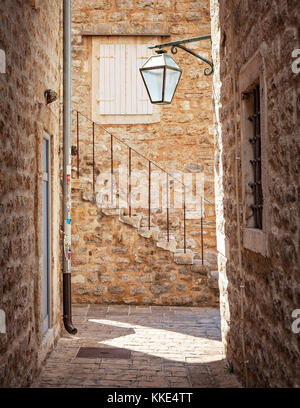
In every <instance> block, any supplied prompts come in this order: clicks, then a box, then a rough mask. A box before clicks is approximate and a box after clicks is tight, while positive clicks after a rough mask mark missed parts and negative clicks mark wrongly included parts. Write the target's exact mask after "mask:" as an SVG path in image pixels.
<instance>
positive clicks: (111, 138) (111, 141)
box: [110, 135, 114, 208]
mask: <svg viewBox="0 0 300 408" xmlns="http://www.w3.org/2000/svg"><path fill="white" fill-rule="evenodd" d="M110 175H111V191H110V202H111V206H112V208H113V205H114V198H113V197H114V196H113V194H114V141H113V135H110Z"/></svg>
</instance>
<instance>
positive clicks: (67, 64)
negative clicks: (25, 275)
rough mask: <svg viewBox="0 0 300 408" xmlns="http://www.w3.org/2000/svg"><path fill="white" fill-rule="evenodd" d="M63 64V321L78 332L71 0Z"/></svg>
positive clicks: (66, 2)
mask: <svg viewBox="0 0 300 408" xmlns="http://www.w3.org/2000/svg"><path fill="white" fill-rule="evenodd" d="M63 67H64V68H63V71H64V72H63V88H64V99H63V152H64V159H63V226H64V244H63V246H64V254H63V321H64V326H65V329H66V330H67V332H68V333H70V334H76V333H77V329H76V328H75V327H74V326H73V323H72V298H71V0H63Z"/></svg>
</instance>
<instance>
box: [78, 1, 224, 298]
mask: <svg viewBox="0 0 300 408" xmlns="http://www.w3.org/2000/svg"><path fill="white" fill-rule="evenodd" d="M209 32H210V18H209V2H208V1H189V0H186V1H175V0H168V1H160V0H153V1H135V0H128V1H112V0H108V1H105V2H103V1H100V0H95V1H84V0H81V1H74V2H73V60H72V66H73V72H72V75H73V77H72V78H73V82H72V84H73V89H72V92H73V108H75V109H78V110H79V111H80V112H81V113H83V114H84V115H86V117H88V118H92V117H93V111H92V71H93V64H92V41H93V35H91V34H94V37H95V36H97V38H100V37H101V36H103V35H116V36H118V35H120V36H124V35H126V34H128V35H151V34H152V35H153V36H154V37H155V36H156V37H158V40H157V39H156V40H155V41H159V42H167V41H175V40H179V39H184V38H189V37H196V36H200V35H204V34H209ZM87 34H89V35H87ZM165 34H168V35H169V36H167V37H160V35H165ZM120 38H121V37H120ZM189 46H190V48H192V49H193V50H194V51H195V52H199V53H200V54H201V55H203V56H204V57H207V58H210V48H211V43H210V41H202V42H201V43H193V44H190V45H189ZM174 58H175V59H176V61H177V62H178V63H179V65H180V66H181V67H182V68H183V75H182V79H181V81H180V84H179V86H178V89H177V92H176V95H175V97H174V100H173V102H172V104H171V105H168V106H163V107H160V108H159V111H160V120H159V121H158V122H157V123H151V124H146V123H140V124H131V125H129V124H128V125H125V124H123V125H122V124H121V125H116V124H115V125H110V124H106V125H104V126H105V128H106V129H107V130H109V131H110V132H112V133H113V134H114V135H116V136H117V137H119V138H121V139H122V140H123V141H124V142H126V143H128V144H129V145H130V146H131V147H133V148H135V149H136V150H137V151H139V152H141V153H142V154H143V155H144V156H146V157H148V158H149V159H151V160H153V161H154V162H156V163H157V164H158V165H160V166H161V167H162V168H164V169H166V170H168V171H169V172H170V173H172V174H175V172H182V173H190V174H192V173H194V174H199V173H204V196H205V198H207V199H208V200H210V201H211V202H212V203H214V176H213V150H214V145H213V129H212V102H211V77H205V76H204V74H203V71H204V68H205V65H204V64H200V63H199V60H197V59H196V58H194V57H192V56H191V55H189V54H187V53H184V52H183V51H180V50H179V51H178V53H177V54H176V56H175V57H174ZM95 137H96V145H95V162H96V164H95V168H96V170H95V172H96V176H95V177H96V178H97V180H96V181H97V183H98V176H99V174H100V173H103V172H105V171H110V162H109V157H110V156H109V155H110V148H109V139H107V136H105V132H104V131H101V130H100V128H98V127H96V136H95ZM91 142H92V128H91V124H90V123H89V121H88V120H86V119H85V118H83V117H82V116H80V182H78V180H76V179H77V173H76V171H77V158H76V148H77V139H76V114H73V140H72V144H73V146H74V149H73V153H74V154H75V155H74V157H73V162H72V165H73V197H72V199H73V203H72V234H73V238H72V249H73V255H72V271H73V279H72V281H73V295H74V297H73V299H74V300H75V301H77V302H87V301H90V302H95V303H98V302H113V303H115V302H118V303H120V302H126V303H134V304H137V303H150V304H151V303H156V304H175V303H178V304H199V305H200V304H205V305H214V304H216V303H217V302H218V294H217V290H216V288H212V289H211V288H210V287H209V285H210V286H215V280H216V276H217V272H216V250H215V248H216V236H215V214H214V205H207V206H206V208H205V209H206V213H205V217H206V218H205V222H204V258H205V265H206V268H204V269H205V271H206V272H203V270H202V276H199V275H197V274H194V273H191V272H190V271H189V269H190V266H187V267H184V268H182V266H181V267H180V266H178V265H176V264H175V263H174V262H173V261H172V259H171V255H172V254H170V253H169V252H168V251H164V250H161V249H158V248H157V247H156V244H155V242H149V240H147V239H145V238H143V237H141V236H139V235H138V233H137V231H136V230H134V229H133V228H131V227H129V226H128V225H127V226H126V225H125V226H124V225H122V224H121V225H120V222H118V221H113V219H112V217H104V216H103V214H102V213H101V209H100V208H99V206H97V205H96V200H95V198H96V197H95V196H97V193H98V190H97V185H98V184H97V183H96V194H95V195H93V194H92V183H91V182H92V144H91ZM127 158H128V151H127V149H126V148H124V146H123V147H122V146H121V145H120V144H119V143H116V144H115V153H114V159H115V162H114V164H115V166H116V167H117V166H118V165H123V166H124V168H125V171H127V170H126V169H127V165H128V159H127ZM133 160H135V168H136V169H139V170H142V171H144V172H145V173H146V174H147V166H148V163H147V161H145V160H144V161H143V160H142V159H141V160H140V161H138V159H137V156H136V155H135V157H134V159H133ZM82 183H83V184H82ZM136 212H137V214H139V212H138V211H136ZM158 212H159V211H158ZM158 212H157V214H158ZM144 215H145V212H144ZM161 215H162V216H163V217H164V221H162V220H157V222H158V223H159V222H160V226H161V225H163V228H164V230H165V229H166V226H165V213H162V214H161ZM173 216H174V217H175V221H174V220H173V221H174V222H175V223H177V227H176V228H177V231H175V230H176V228H173V233H174V234H175V235H176V234H177V235H178V234H179V231H181V232H180V234H181V237H177V238H176V239H177V241H178V247H179V248H183V242H182V230H183V225H182V219H183V218H182V217H183V215H182V212H181V214H179V212H177V213H176V214H175V213H174V214H173ZM152 217H153V219H152V222H153V225H154V224H155V221H156V218H157V217H156V215H155V214H153V215H152ZM189 218H190V219H189V220H188V222H187V242H188V248H189V249H191V250H193V251H194V252H195V253H196V256H195V259H196V261H197V262H199V263H201V259H200V258H201V237H200V220H199V219H193V217H192V216H191V217H189ZM155 225H156V224H155ZM135 251H136V253H135ZM197 262H196V263H197ZM182 269H184V275H186V276H183V275H182V273H183V272H182V271H181V272H180V270H182ZM196 269H197V268H196ZM202 269H203V268H202ZM174 273H175V275H176V276H175V275H174ZM186 281H187V282H188V283H186ZM211 281H214V283H212V282H211ZM141 282H146V283H147V284H146V285H142V284H141ZM208 282H211V283H210V284H208ZM154 284H158V285H161V286H162V288H161V289H159V291H158V292H157V290H158V289H157V288H156V287H154V288H153V286H152V285H154ZM116 285H117V286H118V288H117V289H116V288H115V289H113V288H111V286H114V287H115V286H116ZM164 285H167V286H166V288H165V289H163V288H164ZM176 285H177V286H176ZM176 288H177V289H176ZM192 288H193V290H192ZM112 290H113V291H114V290H116V291H118V293H112ZM164 291H165V293H164ZM194 291H195V292H194Z"/></svg>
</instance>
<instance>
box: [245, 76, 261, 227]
mask: <svg viewBox="0 0 300 408" xmlns="http://www.w3.org/2000/svg"><path fill="white" fill-rule="evenodd" d="M249 98H250V100H251V104H252V111H253V114H252V115H250V116H249V118H248V119H249V121H250V122H251V123H252V126H253V136H252V137H251V138H250V139H249V143H250V145H251V147H252V153H251V159H250V163H251V167H252V179H251V180H250V181H249V183H248V185H249V187H250V188H251V190H252V194H253V203H252V204H251V205H250V208H251V209H252V212H253V218H254V228H258V229H262V228H263V224H262V223H263V219H262V217H263V193H262V170H261V167H262V166H261V157H262V155H261V116H260V87H259V84H257V85H256V86H255V87H254V88H253V89H252V91H251V92H249Z"/></svg>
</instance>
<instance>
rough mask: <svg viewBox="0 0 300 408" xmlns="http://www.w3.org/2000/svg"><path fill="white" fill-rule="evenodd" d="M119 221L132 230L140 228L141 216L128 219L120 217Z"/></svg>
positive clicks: (125, 216) (124, 216) (123, 216)
mask: <svg viewBox="0 0 300 408" xmlns="http://www.w3.org/2000/svg"><path fill="white" fill-rule="evenodd" d="M119 220H120V221H121V222H123V223H124V224H127V225H130V226H132V227H134V228H140V225H141V220H142V216H141V215H134V216H132V217H129V216H127V215H120V217H119Z"/></svg>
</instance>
